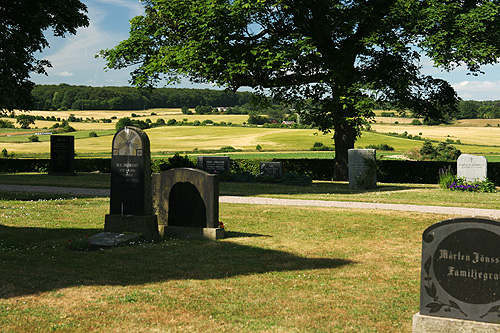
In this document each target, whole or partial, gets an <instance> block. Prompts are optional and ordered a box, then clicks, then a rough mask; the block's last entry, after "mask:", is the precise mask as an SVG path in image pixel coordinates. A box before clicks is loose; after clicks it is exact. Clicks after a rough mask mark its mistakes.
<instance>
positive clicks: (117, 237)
mask: <svg viewBox="0 0 500 333" xmlns="http://www.w3.org/2000/svg"><path fill="white" fill-rule="evenodd" d="M141 239H142V235H138V234H118V233H114V232H101V233H100V234H97V235H94V236H92V237H89V242H90V245H91V246H95V247H113V246H121V245H127V244H130V243H133V242H137V241H140V240H141Z"/></svg>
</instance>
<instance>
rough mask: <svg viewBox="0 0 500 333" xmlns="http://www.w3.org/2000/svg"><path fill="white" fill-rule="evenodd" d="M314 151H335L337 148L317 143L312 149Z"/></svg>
mask: <svg viewBox="0 0 500 333" xmlns="http://www.w3.org/2000/svg"><path fill="white" fill-rule="evenodd" d="M309 150H312V151H333V150H335V148H333V147H328V146H325V145H324V144H323V142H315V143H314V144H313V146H312V148H311V149H309Z"/></svg>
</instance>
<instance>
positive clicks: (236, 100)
mask: <svg viewBox="0 0 500 333" xmlns="http://www.w3.org/2000/svg"><path fill="white" fill-rule="evenodd" d="M32 95H33V98H34V107H35V109H39V110H142V109H151V108H178V107H183V106H184V107H188V108H195V107H197V106H200V105H202V106H204V105H212V106H224V107H235V106H239V105H244V104H247V103H249V102H250V101H251V99H252V96H253V95H252V93H250V92H231V91H225V90H209V89H188V88H156V89H153V90H147V89H137V88H133V87H89V86H73V85H69V84H59V85H36V86H35V87H34V89H33V92H32Z"/></svg>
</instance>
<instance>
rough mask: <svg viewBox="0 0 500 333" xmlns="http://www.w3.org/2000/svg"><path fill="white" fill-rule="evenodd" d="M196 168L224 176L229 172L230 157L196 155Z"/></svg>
mask: <svg viewBox="0 0 500 333" xmlns="http://www.w3.org/2000/svg"><path fill="white" fill-rule="evenodd" d="M197 168H198V169H200V170H203V171H206V172H208V173H211V174H216V175H221V176H223V177H226V176H229V174H230V173H231V159H230V158H229V156H198V158H197Z"/></svg>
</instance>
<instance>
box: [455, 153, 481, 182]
mask: <svg viewBox="0 0 500 333" xmlns="http://www.w3.org/2000/svg"><path fill="white" fill-rule="evenodd" d="M487 167H488V162H487V161H486V157H484V156H476V155H470V154H462V155H460V156H459V157H458V160H457V177H459V178H465V180H467V181H477V180H486V174H487Z"/></svg>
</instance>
